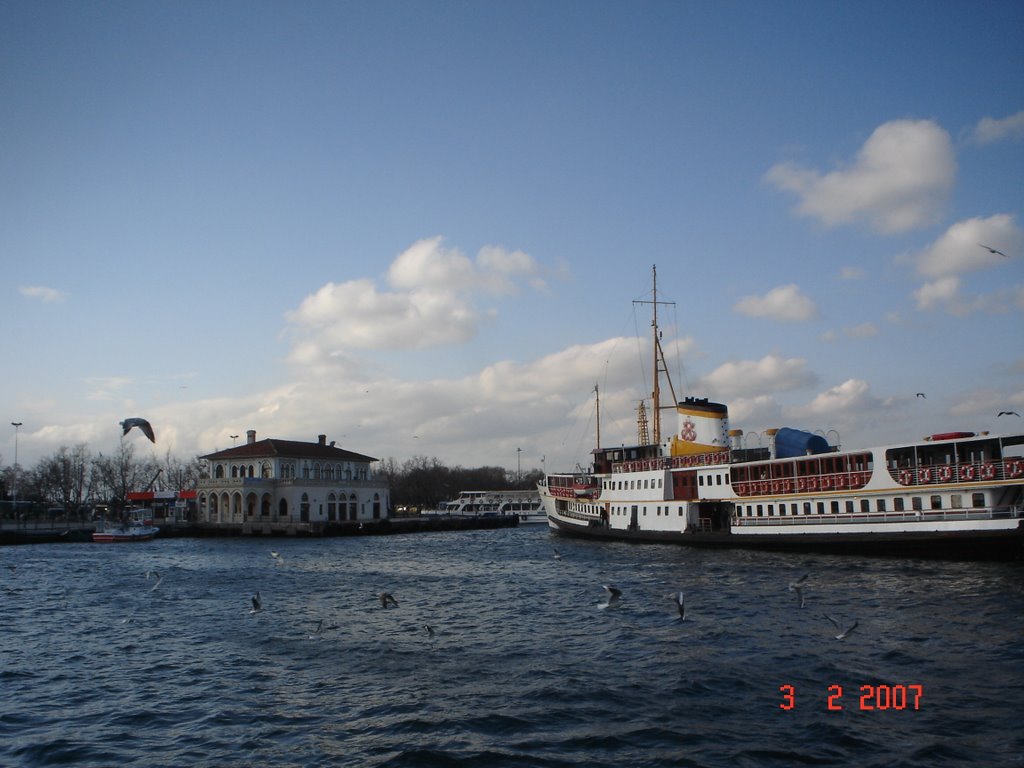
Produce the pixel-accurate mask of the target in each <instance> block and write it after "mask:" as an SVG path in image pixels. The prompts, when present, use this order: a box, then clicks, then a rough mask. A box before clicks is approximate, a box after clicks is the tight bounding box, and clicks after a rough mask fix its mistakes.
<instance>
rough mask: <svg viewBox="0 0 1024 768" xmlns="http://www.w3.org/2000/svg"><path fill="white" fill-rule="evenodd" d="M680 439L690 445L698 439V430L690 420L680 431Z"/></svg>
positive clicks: (684, 423)
mask: <svg viewBox="0 0 1024 768" xmlns="http://www.w3.org/2000/svg"><path fill="white" fill-rule="evenodd" d="M679 439H680V440H685V441H686V442H688V443H692V442H693V441H694V440H696V439H697V430H696V428H695V427H694V426H693V422H692V421H690V420H689V419H687V420H686V421H684V422H683V428H682V429H681V430H680V431H679Z"/></svg>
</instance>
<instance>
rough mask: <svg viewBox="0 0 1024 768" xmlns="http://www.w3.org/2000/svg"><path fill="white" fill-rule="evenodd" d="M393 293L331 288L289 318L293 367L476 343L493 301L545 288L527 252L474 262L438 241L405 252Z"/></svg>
mask: <svg viewBox="0 0 1024 768" xmlns="http://www.w3.org/2000/svg"><path fill="white" fill-rule="evenodd" d="M387 282H388V283H389V285H390V287H391V289H392V290H379V289H378V287H377V285H376V284H375V283H374V282H373V281H372V280H367V279H362V280H350V281H347V282H343V283H334V282H329V283H326V284H325V285H323V286H321V287H320V288H319V289H318V290H317V291H316V292H314V293H312V294H310V295H309V296H307V297H306V298H305V299H303V301H302V303H301V304H300V305H299V307H298V309H296V310H294V311H292V312H289V313H288V315H287V318H288V321H289V323H290V325H291V328H292V331H293V334H294V341H293V350H292V354H291V359H292V361H293V362H296V363H301V364H304V365H311V364H313V363H315V362H316V361H322V360H325V359H327V358H328V357H330V356H331V355H332V354H337V353H338V352H339V351H342V350H352V349H422V348H427V347H436V346H441V345H447V344H461V343H464V342H466V341H468V340H469V339H471V338H473V337H474V336H475V335H476V333H477V331H478V328H479V326H480V324H481V322H483V321H484V320H486V319H488V318H489V317H491V316H492V315H493V313H494V311H495V310H494V309H493V308H490V307H484V306H481V302H482V301H483V300H485V299H486V298H487V297H489V296H497V295H503V294H509V293H513V292H515V291H516V290H518V287H519V284H520V283H521V282H525V283H528V284H530V285H532V286H534V287H543V281H542V280H541V279H540V277H539V269H538V268H537V265H536V264H535V263H534V261H533V259H532V258H531V257H530V256H529V255H527V254H525V253H523V252H522V251H511V252H510V251H507V250H505V249H503V248H499V247H497V246H486V247H484V248H482V249H481V250H480V253H479V254H478V256H477V259H476V261H475V262H474V261H472V260H470V259H469V258H468V257H466V256H465V255H463V254H462V253H461V252H460V251H458V250H457V249H453V248H446V247H445V246H444V245H443V240H442V238H440V237H434V238H429V239H425V240H420V241H418V242H416V243H414V244H413V245H412V246H410V247H409V248H408V249H406V250H405V251H403V252H402V253H400V254H399V255H398V256H397V257H396V258H395V260H394V261H393V262H392V264H391V266H390V268H389V269H388V273H387Z"/></svg>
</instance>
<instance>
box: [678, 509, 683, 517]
mask: <svg viewBox="0 0 1024 768" xmlns="http://www.w3.org/2000/svg"><path fill="white" fill-rule="evenodd" d="M679 516H680V517H682V516H683V508H682V507H680V508H679Z"/></svg>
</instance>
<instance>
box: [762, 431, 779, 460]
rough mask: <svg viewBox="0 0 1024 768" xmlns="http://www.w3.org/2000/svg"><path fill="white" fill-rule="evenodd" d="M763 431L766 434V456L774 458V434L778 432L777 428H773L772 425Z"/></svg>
mask: <svg viewBox="0 0 1024 768" xmlns="http://www.w3.org/2000/svg"><path fill="white" fill-rule="evenodd" d="M764 433H765V435H767V436H768V456H769V457H770V458H773V459H774V458H776V455H775V436H776V435H777V434H779V430H778V429H777V428H775V427H772V428H771V429H766V430H765V431H764Z"/></svg>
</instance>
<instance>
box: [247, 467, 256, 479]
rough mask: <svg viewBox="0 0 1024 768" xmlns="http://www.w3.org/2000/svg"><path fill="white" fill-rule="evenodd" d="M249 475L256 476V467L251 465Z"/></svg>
mask: <svg viewBox="0 0 1024 768" xmlns="http://www.w3.org/2000/svg"><path fill="white" fill-rule="evenodd" d="M249 477H256V467H254V466H253V465H252V464H250V465H249Z"/></svg>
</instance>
